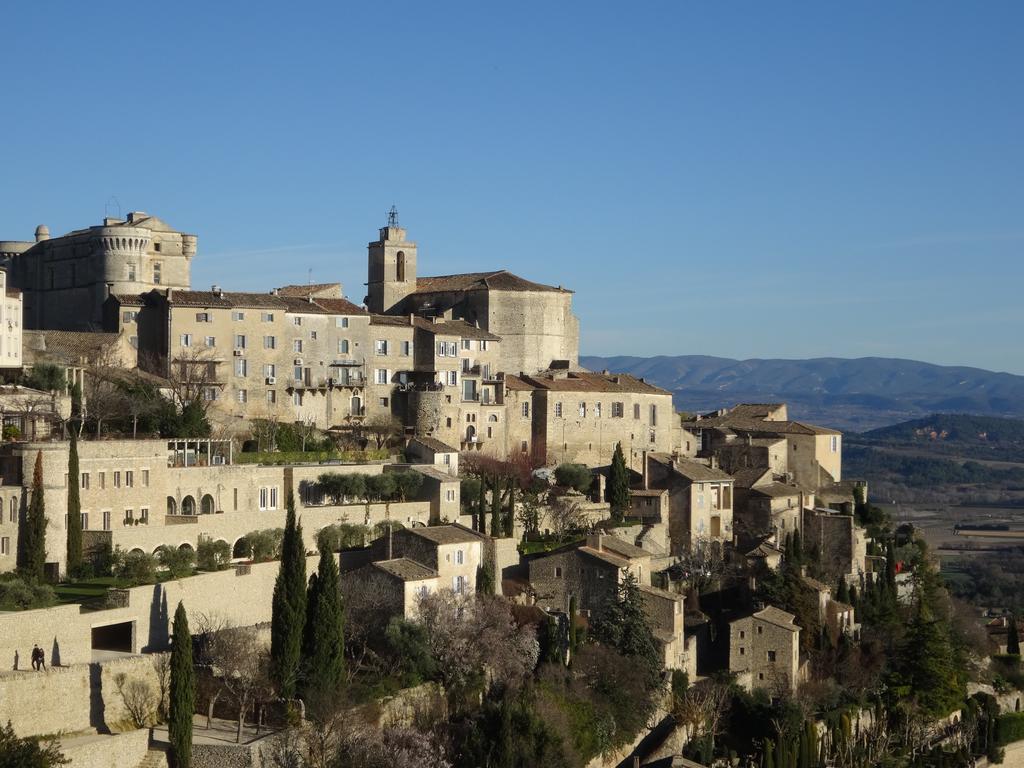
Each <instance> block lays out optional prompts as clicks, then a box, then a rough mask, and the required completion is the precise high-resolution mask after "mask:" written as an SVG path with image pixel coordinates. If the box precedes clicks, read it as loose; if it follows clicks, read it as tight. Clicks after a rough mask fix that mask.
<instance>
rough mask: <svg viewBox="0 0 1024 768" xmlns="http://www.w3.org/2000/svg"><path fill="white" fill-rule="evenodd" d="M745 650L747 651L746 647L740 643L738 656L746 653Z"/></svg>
mask: <svg viewBox="0 0 1024 768" xmlns="http://www.w3.org/2000/svg"><path fill="white" fill-rule="evenodd" d="M746 652H747V651H746V649H745V648H744V647H743V646H742V645H741V646H740V656H744V655H746Z"/></svg>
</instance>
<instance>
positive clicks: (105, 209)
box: [103, 195, 121, 219]
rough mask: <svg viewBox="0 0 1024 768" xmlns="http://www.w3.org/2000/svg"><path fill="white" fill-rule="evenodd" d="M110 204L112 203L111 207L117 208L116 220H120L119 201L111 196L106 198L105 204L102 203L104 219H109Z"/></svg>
mask: <svg viewBox="0 0 1024 768" xmlns="http://www.w3.org/2000/svg"><path fill="white" fill-rule="evenodd" d="M111 203H113V205H115V206H117V218H119V219H120V218H121V201H120V200H118V199H117V197H115V196H114V195H111V196H110V197H108V198H107V202H106V203H104V205H103V215H104V216H105V217H106V218H110V207H111Z"/></svg>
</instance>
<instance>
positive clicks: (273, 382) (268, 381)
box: [267, 376, 277, 384]
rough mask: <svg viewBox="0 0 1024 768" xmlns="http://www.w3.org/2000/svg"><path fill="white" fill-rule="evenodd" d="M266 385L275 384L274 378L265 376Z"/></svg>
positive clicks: (275, 379)
mask: <svg viewBox="0 0 1024 768" xmlns="http://www.w3.org/2000/svg"><path fill="white" fill-rule="evenodd" d="M267 384H277V377H276V376H267Z"/></svg>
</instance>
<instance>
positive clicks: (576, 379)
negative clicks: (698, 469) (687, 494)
mask: <svg viewBox="0 0 1024 768" xmlns="http://www.w3.org/2000/svg"><path fill="white" fill-rule="evenodd" d="M502 343H504V341H503V342H502ZM504 384H505V386H504V389H505V394H504V400H505V404H506V409H505V413H506V418H507V419H508V424H507V426H506V430H505V431H506V437H505V441H506V444H505V451H504V452H505V454H506V455H510V454H514V453H522V454H526V455H528V456H530V457H531V458H532V459H533V461H534V462H536V463H537V464H541V465H544V464H561V463H564V462H572V463H579V464H587V465H588V466H601V465H607V464H610V463H611V458H612V454H613V453H614V451H615V446H616V444H618V443H621V444H622V451H623V454H624V456H625V458H626V464H627V466H629V467H630V468H633V469H640V468H641V466H642V463H643V453H644V451H660V452H665V453H670V452H672V451H673V450H674V449H675V446H676V445H677V441H678V434H679V432H678V424H677V420H676V419H675V418H674V416H675V413H674V410H673V407H672V394H671V393H670V392H668V391H667V390H664V389H661V388H660V387H655V386H654V385H652V384H648V383H647V382H645V381H643V380H642V379H638V378H636V377H634V376H629V375H627V374H611V373H608V372H607V371H605V372H601V373H592V372H589V371H570V370H565V369H558V370H551V371H545V372H543V373H538V374H534V375H530V376H527V375H522V376H511V375H506V376H505V380H504Z"/></svg>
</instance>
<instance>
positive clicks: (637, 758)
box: [633, 755, 640, 768]
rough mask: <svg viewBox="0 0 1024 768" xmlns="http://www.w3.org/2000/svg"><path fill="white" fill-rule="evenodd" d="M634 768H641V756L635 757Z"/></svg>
mask: <svg viewBox="0 0 1024 768" xmlns="http://www.w3.org/2000/svg"><path fill="white" fill-rule="evenodd" d="M633 768H640V755H633Z"/></svg>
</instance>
